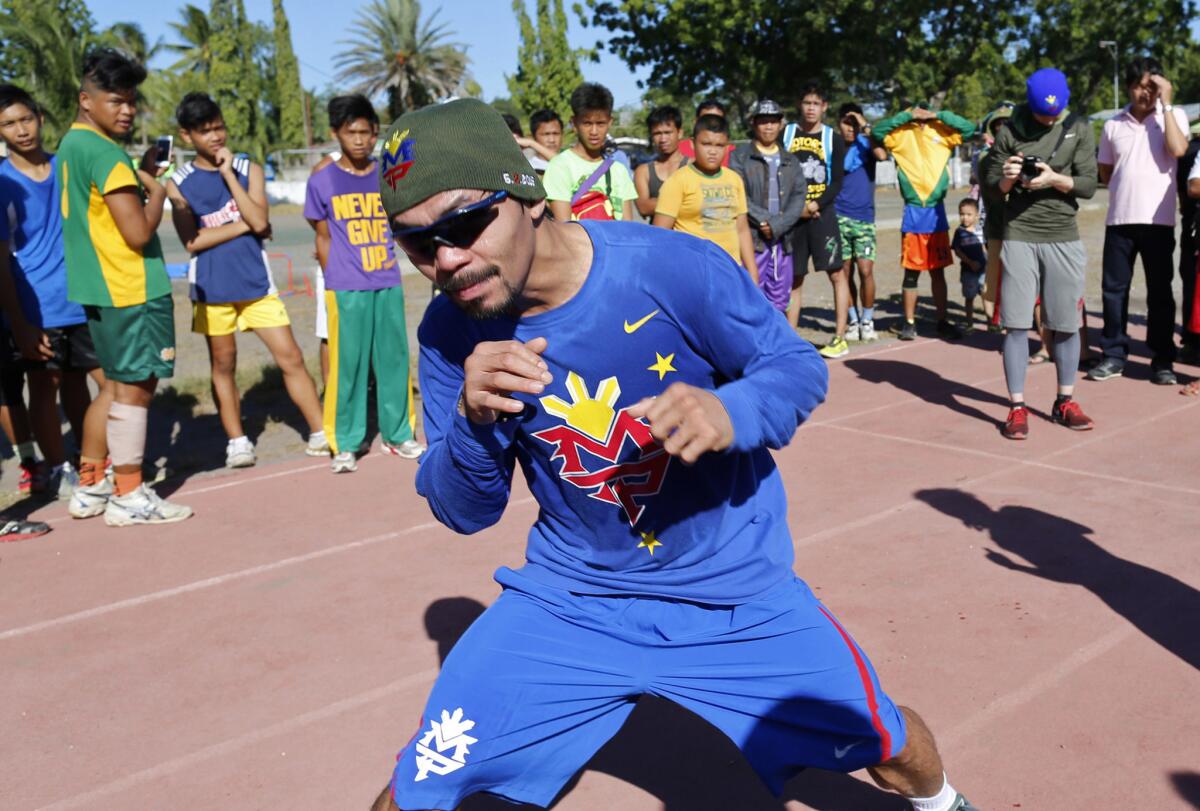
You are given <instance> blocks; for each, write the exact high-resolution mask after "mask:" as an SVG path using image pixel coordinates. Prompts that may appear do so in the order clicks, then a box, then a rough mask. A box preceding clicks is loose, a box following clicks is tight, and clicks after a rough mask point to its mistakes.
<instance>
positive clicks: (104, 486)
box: [67, 476, 113, 518]
mask: <svg viewBox="0 0 1200 811" xmlns="http://www.w3.org/2000/svg"><path fill="white" fill-rule="evenodd" d="M112 494H113V483H112V479H110V478H108V477H107V476H105V477H104V478H103V479H101V480H100V481H98V482H96V483H95V484H88V485H82V484H81V485H78V486H76V488H75V491H74V492H73V493H71V502H70V503H69V504H68V505H67V512H68V513H70V514H71V517H72V518H92V517H94V516H97V515H99V514H100V513H102V512H104V508H105V507H106V506H108V500H109V499H110V498H112Z"/></svg>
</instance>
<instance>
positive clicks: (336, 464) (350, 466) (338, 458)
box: [329, 451, 358, 473]
mask: <svg viewBox="0 0 1200 811" xmlns="http://www.w3.org/2000/svg"><path fill="white" fill-rule="evenodd" d="M329 469H330V470H332V471H333V472H334V473H353V472H354V471H356V470H358V460H357V459H355V458H354V453H353V452H351V451H342V452H341V453H337V454H334V456H333V461H332V462H331V463H330V465H329Z"/></svg>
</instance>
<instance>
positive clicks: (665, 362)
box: [646, 352, 679, 380]
mask: <svg viewBox="0 0 1200 811" xmlns="http://www.w3.org/2000/svg"><path fill="white" fill-rule="evenodd" d="M654 357H656V358H658V360H656V361H655V362H654V365H653V366H647V367H646V370H647V371H650V372H658V379H659V380H662V379H663V378H664V377H666V376H667V372H678V371H679V370H678V369H676V368H675V367H674V366H672V365H671V362H672V361H674V360H675V353H674V352H672V353H671V354H670V355H667V356H666V357H665V358H664V357H663V356H662V355H660V354H658V353H657V352H655V353H654Z"/></svg>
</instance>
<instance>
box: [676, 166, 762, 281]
mask: <svg viewBox="0 0 1200 811" xmlns="http://www.w3.org/2000/svg"><path fill="white" fill-rule="evenodd" d="M654 213H655V214H662V215H664V216H667V217H674V218H675V230H676V231H683V232H684V233H685V234H691V235H693V236H697V237H700V238H701V239H707V240H708V241H709V242H715V243H716V244H718V245H720V246H721V247H722V248H724V249H725V251H726V252H727V253H728V254H729V255H730V256H732V257H733V261H735V262H737V263H738V264H739V265H740V264H742V256H741V251H740V250H739V246H738V234H737V218H738V216H739V215H742V214H745V213H746V187H745V186H743V185H742V178H741V177H740V176H739V175H738V174H737V173H736V172H734V171H733V170H731V169H726V168H724V167H722V169H721V170H720V171H719V172H717V173H716V174H715V175H706V174H704V173H703V172H701V171H700V170H699V169H697V168H696V166H695V164H688V165H687V166H685V167H683V168H682V169H680V170H678V171H677V172H675V173H674V174H673V175H671V176H670V177H669V178H667V179H666V181H665V182H664V183H663V185H662V189H661V190H660V191H659V193H658V206H657V207H656V208H655V210H654Z"/></svg>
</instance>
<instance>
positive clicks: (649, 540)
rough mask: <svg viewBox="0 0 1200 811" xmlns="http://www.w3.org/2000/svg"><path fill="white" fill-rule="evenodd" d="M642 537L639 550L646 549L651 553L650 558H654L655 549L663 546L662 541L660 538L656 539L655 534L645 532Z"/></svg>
mask: <svg viewBox="0 0 1200 811" xmlns="http://www.w3.org/2000/svg"><path fill="white" fill-rule="evenodd" d="M641 536H642V542H641V543H640V544H638V545H637V548H638V549H643V548H644V549H645V550H646V551H647V552H649V553H650V557H654V549H655V547H658V546H662V541H660V540H659V539H658V538H655V537H654V533H653V532H643V533H641Z"/></svg>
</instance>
